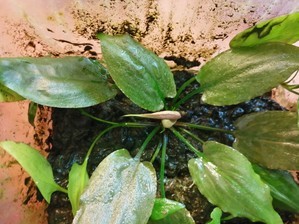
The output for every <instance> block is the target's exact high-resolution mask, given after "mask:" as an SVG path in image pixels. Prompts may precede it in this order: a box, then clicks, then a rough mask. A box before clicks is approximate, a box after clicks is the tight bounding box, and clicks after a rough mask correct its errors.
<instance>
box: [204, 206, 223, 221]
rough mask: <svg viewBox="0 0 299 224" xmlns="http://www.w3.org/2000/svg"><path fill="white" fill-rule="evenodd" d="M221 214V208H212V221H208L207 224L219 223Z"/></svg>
mask: <svg viewBox="0 0 299 224" xmlns="http://www.w3.org/2000/svg"><path fill="white" fill-rule="evenodd" d="M221 216H222V210H221V209H220V208H218V207H216V208H214V209H213V211H212V213H211V219H212V221H210V222H208V223H207V224H221Z"/></svg>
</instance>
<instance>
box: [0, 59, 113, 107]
mask: <svg viewBox="0 0 299 224" xmlns="http://www.w3.org/2000/svg"><path fill="white" fill-rule="evenodd" d="M0 84H2V85H4V86H7V87H8V88H9V89H11V90H13V91H15V92H17V93H18V94H19V95H21V96H22V97H25V98H27V99H30V100H31V101H33V102H36V103H38V104H41V105H46V106H52V107H66V108H78V107H87V106H92V105H95V104H98V103H101V102H104V101H106V100H108V99H110V98H112V97H114V96H115V95H116V92H117V91H116V89H115V87H114V86H112V85H111V84H109V83H108V82H107V79H106V70H105V69H104V67H103V66H102V65H100V64H99V63H97V62H95V61H92V60H90V59H87V58H83V57H65V58H49V57H44V58H1V59H0Z"/></svg>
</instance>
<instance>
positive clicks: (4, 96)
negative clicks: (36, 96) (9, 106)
mask: <svg viewBox="0 0 299 224" xmlns="http://www.w3.org/2000/svg"><path fill="white" fill-rule="evenodd" d="M20 100H24V98H23V97H22V96H20V95H19V94H17V93H16V92H14V91H12V90H11V89H9V88H7V87H6V86H4V85H2V84H1V83H0V102H15V101H20Z"/></svg>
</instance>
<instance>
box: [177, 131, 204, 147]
mask: <svg viewBox="0 0 299 224" xmlns="http://www.w3.org/2000/svg"><path fill="white" fill-rule="evenodd" d="M180 131H182V132H185V133H186V134H187V135H190V136H191V137H192V138H194V139H195V140H197V141H199V143H200V144H203V143H205V142H204V141H203V140H202V139H200V138H199V137H197V136H196V135H195V134H193V133H192V132H190V131H188V130H186V129H184V128H180Z"/></svg>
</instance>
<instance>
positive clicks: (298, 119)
mask: <svg viewBox="0 0 299 224" xmlns="http://www.w3.org/2000/svg"><path fill="white" fill-rule="evenodd" d="M297 126H298V128H299V98H298V101H297Z"/></svg>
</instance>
